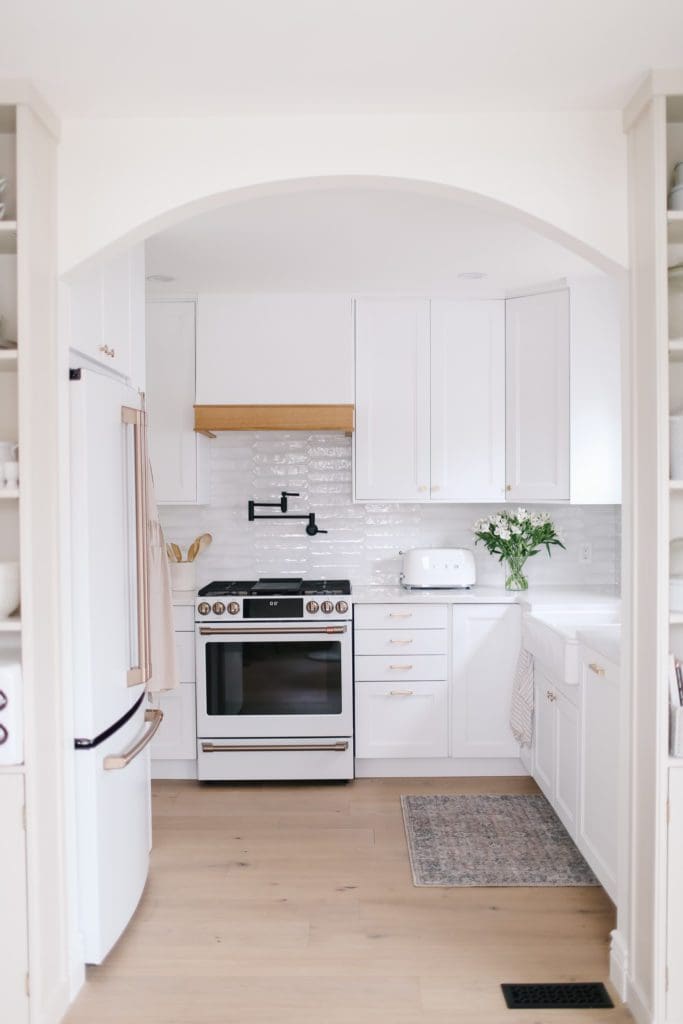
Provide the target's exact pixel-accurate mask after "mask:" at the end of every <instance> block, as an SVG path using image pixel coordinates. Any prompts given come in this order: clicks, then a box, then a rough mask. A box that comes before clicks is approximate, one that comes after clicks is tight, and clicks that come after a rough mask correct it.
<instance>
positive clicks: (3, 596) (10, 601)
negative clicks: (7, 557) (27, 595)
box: [0, 562, 21, 619]
mask: <svg viewBox="0 0 683 1024" xmlns="http://www.w3.org/2000/svg"><path fill="white" fill-rule="evenodd" d="M20 598H21V580H20V577H19V563H18V562H0V619H7V618H9V616H10V615H11V614H12V613H13V612H15V611H16V610H17V608H18V607H19V600H20Z"/></svg>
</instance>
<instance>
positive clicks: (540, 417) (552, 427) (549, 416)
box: [506, 289, 570, 502]
mask: <svg viewBox="0 0 683 1024" xmlns="http://www.w3.org/2000/svg"><path fill="white" fill-rule="evenodd" d="M569 390H570V389H569V292H568V290H567V289H563V290H560V291H554V292H547V293H544V294H539V295H527V296H524V297H521V298H515V299H508V300H507V301H506V447H507V452H506V475H507V485H506V486H507V497H508V500H510V501H515V502H518V501H519V502H524V501H529V502H533V501H568V500H569V466H570V459H569V446H570V430H569Z"/></svg>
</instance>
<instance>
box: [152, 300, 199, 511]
mask: <svg viewBox="0 0 683 1024" xmlns="http://www.w3.org/2000/svg"><path fill="white" fill-rule="evenodd" d="M147 380H148V385H147V413H148V420H149V453H150V460H151V463H152V471H153V473H154V486H155V492H156V498H157V502H158V503H159V504H161V505H163V504H165V505H196V504H202V503H203V502H205V501H206V499H207V493H206V492H207V481H206V473H205V461H206V455H207V454H208V453H207V451H206V438H203V437H201V436H200V435H198V434H197V433H196V432H195V429H194V401H195V303H194V302H191V301H173V302H166V301H158V302H149V303H148V304H147Z"/></svg>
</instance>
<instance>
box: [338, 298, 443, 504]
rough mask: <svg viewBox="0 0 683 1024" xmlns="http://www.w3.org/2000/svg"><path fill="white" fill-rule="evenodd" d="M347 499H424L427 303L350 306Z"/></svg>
mask: <svg viewBox="0 0 683 1024" xmlns="http://www.w3.org/2000/svg"><path fill="white" fill-rule="evenodd" d="M355 401H356V432H355V498H356V500H357V501H372V500H389V501H413V502H414V501H424V500H427V499H429V489H430V466H429V462H430V456H429V430H430V426H429V302H428V301H427V300H424V299H386V300H384V299H362V300H358V301H357V302H356V399H355Z"/></svg>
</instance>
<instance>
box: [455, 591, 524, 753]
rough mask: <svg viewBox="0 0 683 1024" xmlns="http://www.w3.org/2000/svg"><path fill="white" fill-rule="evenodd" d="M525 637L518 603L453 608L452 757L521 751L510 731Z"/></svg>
mask: <svg viewBox="0 0 683 1024" xmlns="http://www.w3.org/2000/svg"><path fill="white" fill-rule="evenodd" d="M520 642H521V612H520V608H519V606H518V605H496V604H470V605H466V604H465V605H460V606H458V607H455V608H453V634H452V640H451V645H452V702H451V707H452V729H451V756H452V757H518V756H519V744H518V743H517V741H516V740H515V738H514V736H513V735H512V732H511V731H510V703H511V700H512V684H513V681H514V675H515V668H516V666H517V659H518V657H519V649H520Z"/></svg>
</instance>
